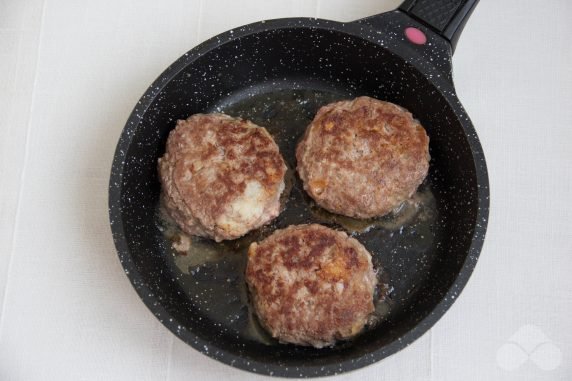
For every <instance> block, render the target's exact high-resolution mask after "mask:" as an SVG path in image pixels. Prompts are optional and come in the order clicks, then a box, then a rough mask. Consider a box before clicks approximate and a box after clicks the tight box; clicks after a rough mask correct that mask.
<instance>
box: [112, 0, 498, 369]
mask: <svg viewBox="0 0 572 381" xmlns="http://www.w3.org/2000/svg"><path fill="white" fill-rule="evenodd" d="M410 26H415V27H417V28H419V29H421V30H423V32H424V33H425V34H426V35H427V38H428V42H427V44H425V45H412V44H410V43H409V42H408V41H407V40H406V39H405V36H404V32H403V31H404V29H405V28H406V27H410ZM317 88H318V89H331V90H332V91H335V92H336V93H337V94H344V95H345V96H347V98H346V99H350V98H353V97H355V96H358V95H368V96H371V97H375V98H377V99H384V100H388V101H390V102H393V103H396V104H400V105H403V106H404V107H405V108H407V109H408V110H410V111H411V112H412V113H413V114H414V115H416V116H417V117H418V118H419V119H420V121H421V122H422V124H423V126H424V127H425V128H426V129H427V133H428V135H429V136H430V138H431V147H430V149H431V157H432V161H431V166H430V169H429V176H428V180H427V181H428V182H429V184H430V185H431V186H432V188H433V194H434V196H435V199H436V203H437V209H438V216H437V219H436V221H438V223H436V224H435V225H434V226H433V227H432V229H431V231H429V232H425V234H424V235H423V234H421V235H419V234H418V233H416V230H415V229H416V226H404V227H403V232H404V233H408V234H406V235H400V234H399V231H398V232H397V233H395V234H394V233H393V232H386V231H383V230H374V231H371V232H370V233H368V234H366V235H362V236H360V237H359V239H360V241H362V242H364V241H366V242H367V244H366V245H365V246H366V248H367V249H368V250H369V251H370V252H371V253H372V256H373V259H374V264H375V261H376V260H377V259H376V258H378V257H380V256H381V258H380V259H381V260H382V261H383V263H384V266H385V268H386V270H387V272H388V274H389V276H390V278H391V279H392V285H393V286H394V287H395V290H396V291H395V292H396V295H395V296H394V297H393V300H394V307H393V311H392V314H391V315H390V316H391V317H390V319H389V320H387V321H385V322H383V323H382V324H380V326H379V328H378V329H376V330H374V331H372V332H370V333H369V334H368V335H362V336H360V338H359V339H356V341H354V342H352V343H351V344H350V345H346V346H335V347H334V348H331V349H330V348H323V349H319V350H318V349H311V348H298V347H296V346H287V345H284V346H278V347H271V348H269V347H267V346H266V345H264V344H261V343H257V342H253V341H249V340H246V339H244V338H242V337H240V336H239V335H237V334H236V332H234V331H232V330H231V329H230V328H229V326H228V325H227V324H225V323H224V321H223V320H219V321H213V320H211V319H207V318H206V315H205V314H204V313H203V312H201V311H202V310H201V308H202V307H203V306H205V300H208V298H207V297H205V296H204V295H203V294H198V295H197V296H196V297H195V296H194V295H188V294H185V293H184V292H183V289H182V288H181V287H180V283H179V282H180V281H181V280H184V279H183V278H184V274H179V273H175V272H172V271H170V270H168V268H167V267H166V263H167V260H166V255H168V254H167V253H169V245H170V244H169V242H166V241H165V239H164V237H163V235H162V233H161V232H160V231H159V229H158V228H157V225H156V214H155V210H156V206H157V203H158V201H159V193H160V185H159V181H158V178H157V169H156V165H157V159H158V158H159V157H160V156H161V155H162V154H163V152H164V145H165V141H166V139H167V136H168V134H169V131H170V130H171V129H172V128H173V127H174V124H175V122H176V120H177V119H182V118H186V117H187V116H188V115H192V114H195V113H199V112H212V111H216V110H224V108H225V107H226V106H228V105H232V104H233V103H236V102H237V101H240V100H241V99H242V100H243V99H247V98H249V97H250V96H252V95H253V94H260V93H261V92H267V93H271V92H272V91H279V90H280V89H308V90H311V89H317ZM247 114H248V113H245V116H248V115H247ZM297 128H298V127H297ZM303 130H304V126H299V129H295V130H292V131H291V135H287V139H285V140H283V142H284V144H286V145H288V144H291V146H290V147H291V148H290V151H289V152H290V154H286V153H284V157H285V159H286V161H287V162H288V161H289V160H290V159H289V158H290V155H293V150H294V143H295V138H296V137H299V136H301V134H302V133H303ZM291 137H294V139H291ZM293 140H294V141H293ZM281 150H282V146H281ZM289 164H292V163H289ZM109 208H110V211H109V214H110V223H111V231H112V233H113V239H114V241H115V245H116V247H117V251H118V254H119V259H120V261H121V263H122V265H123V267H124V269H125V272H126V274H127V276H128V277H129V279H130V280H131V283H132V284H133V287H134V288H135V290H136V291H137V293H138V294H139V295H140V297H141V298H142V300H143V302H144V303H145V304H146V305H147V306H148V307H149V309H150V310H151V311H152V312H153V314H154V315H155V316H156V317H157V319H159V320H160V321H161V322H162V323H163V324H164V325H165V326H166V327H167V328H168V329H170V330H171V331H172V332H173V333H174V334H175V335H176V336H177V337H179V338H180V339H181V340H183V341H184V342H186V343H188V344H189V345H191V346H193V347H194V348H196V349H197V350H199V351H200V352H202V353H204V354H206V355H208V356H210V357H212V358H214V359H217V360H219V361H221V362H223V363H226V364H229V365H231V366H234V367H237V368H240V369H244V370H248V371H251V372H254V373H259V374H265V375H274V376H283V377H316V376H327V375H334V374H339V373H342V372H347V371H351V370H353V369H358V368H361V367H364V366H367V365H369V364H373V363H375V362H377V361H379V360H381V359H383V358H385V357H387V356H389V355H391V354H393V353H395V352H397V351H399V350H400V349H402V348H404V347H406V346H407V345H409V344H411V343H412V342H413V341H414V340H415V339H417V338H419V337H420V336H421V335H423V334H424V333H425V332H426V331H427V330H428V329H429V328H430V327H431V326H432V325H433V324H434V323H435V322H436V321H437V320H438V319H439V318H440V317H441V316H442V315H443V314H444V313H445V312H446V311H447V310H448V309H449V307H450V306H451V305H452V304H453V302H454V301H455V300H456V299H457V298H458V296H459V293H460V292H461V290H462V289H463V287H464V286H465V285H466V283H467V281H468V279H469V277H470V275H471V273H472V271H473V269H474V267H475V265H476V263H477V259H478V256H479V253H480V250H481V247H482V244H483V240H484V235H485V231H486V226H487V219H488V208H489V189H488V178H487V169H486V163H485V158H484V155H483V151H482V148H481V146H480V143H479V140H478V137H477V134H476V132H475V130H474V128H473V126H472V124H471V121H470V120H469V118H468V116H467V114H466V113H465V111H464V109H463V107H462V106H461V103H460V102H459V100H458V99H457V97H456V94H455V90H454V87H453V84H452V81H451V49H450V47H449V45H448V44H447V42H446V41H445V40H443V39H442V38H441V37H440V36H438V35H436V34H435V33H433V32H432V31H431V30H429V29H428V28H426V27H424V26H423V25H421V24H419V23H417V22H416V21H414V20H412V19H411V18H409V17H408V16H406V15H405V14H403V13H401V12H398V11H394V12H389V13H385V14H382V15H378V16H374V17H371V18H369V19H364V20H360V21H359V22H355V23H345V24H344V23H338V22H333V21H326V20H316V19H283V20H273V21H266V22H260V23H255V24H251V25H247V26H244V27H241V28H237V29H234V30H232V31H229V32H227V33H223V34H221V35H219V36H216V37H214V38H212V39H211V40H209V41H207V42H205V43H203V44H201V45H199V46H198V47H196V48H194V49H192V50H191V51H189V52H188V53H186V54H185V55H184V56H183V57H181V58H180V59H179V60H177V61H176V62H175V63H173V64H172V65H171V66H170V67H169V68H167V69H166V70H165V72H164V73H163V74H161V76H160V77H159V78H158V79H157V80H156V81H155V82H154V83H153V84H152V85H151V86H150V88H149V89H148V90H147V91H146V92H145V94H144V95H143V97H142V98H141V100H140V101H139V102H138V104H137V105H136V107H135V109H134V110H133V112H132V114H131V116H130V117H129V119H128V121H127V123H126V126H125V128H124V130H123V133H122V134H121V137H120V139H119V143H118V145H117V150H116V153H115V157H114V161H113V166H112V170H111V177H110V183H109ZM297 212H299V211H297ZM282 215H285V216H287V215H288V209H287V210H286V211H285V212H284V213H283V214H281V216H282ZM296 216H297V215H291V219H292V221H294V222H296ZM298 223H300V222H299V221H298ZM306 223H307V222H306ZM278 227H285V226H282V225H278ZM390 233H391V234H390ZM422 235H423V237H421V236H422ZM401 237H406V238H407V237H417V238H416V240H415V241H410V238H407V239H405V238H404V239H403V240H402V239H401ZM417 242H422V243H423V245H422V246H419V247H420V248H421V247H422V248H423V249H422V250H418V249H416V247H417V246H416V245H417ZM381 253H386V254H385V255H381ZM191 280H192V279H189V281H191ZM210 291H211V290H210V289H205V294H206V293H209V292H210ZM218 296H219V297H218V300H226V299H224V298H225V296H224V295H223V294H221V295H218ZM206 307H209V306H208V305H207V306H205V308H206ZM222 318H224V317H222ZM221 321H222V322H221Z"/></svg>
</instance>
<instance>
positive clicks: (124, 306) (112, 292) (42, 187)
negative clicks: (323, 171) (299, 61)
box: [0, 0, 572, 381]
mask: <svg viewBox="0 0 572 381" xmlns="http://www.w3.org/2000/svg"><path fill="white" fill-rule="evenodd" d="M398 3H399V1H398V0H351V1H350V0H321V1H320V0H244V1H236V0H208V1H207V0H192V1H190V0H170V1H156V0H128V1H116V0H94V1H81V2H79V1H72V0H61V1H56V0H0V308H1V309H0V380H195V379H196V380H198V379H200V380H222V379H224V380H252V379H255V380H259V379H263V377H261V376H255V375H252V374H249V373H246V372H243V371H240V370H236V369H234V368H230V367H228V366H226V365H223V364H220V363H218V362H216V361H214V360H211V359H210V358H208V357H206V356H204V355H202V354H199V353H198V352H196V351H195V350H194V349H192V348H190V347H188V346H187V345H186V344H184V343H183V342H181V341H180V340H178V339H177V338H175V337H174V336H173V335H172V334H171V333H170V332H169V331H168V330H167V329H166V328H164V327H163V326H162V325H161V324H160V323H159V322H158V321H157V320H156V319H155V318H154V317H153V316H152V314H151V313H150V312H149V311H148V310H147V308H146V307H145V306H144V305H143V303H142V302H141V301H140V300H139V298H138V297H137V295H136V293H135V292H134V290H133V289H132V287H131V285H130V283H129V281H128V279H127V277H126V276H125V275H124V273H123V271H122V268H121V266H120V264H119V261H118V260H117V257H116V253H115V249H114V246H113V243H112V240H111V234H110V230H109V226H108V217H107V183H108V175H109V169H110V165H111V160H112V156H113V152H114V149H115V144H116V142H117V139H118V137H119V134H120V132H121V129H122V127H123V125H124V123H125V121H126V119H127V117H128V115H129V113H130V112H131V110H132V108H133V106H134V105H135V103H136V102H137V100H138V98H139V97H140V96H141V95H142V93H143V92H144V91H145V89H146V88H147V86H148V85H149V84H150V83H151V81H152V80H153V79H155V77H156V76H158V75H159V74H160V73H161V72H162V70H163V69H164V68H166V67H167V66H168V65H169V64H170V63H171V62H173V61H174V60H175V59H176V58H178V57H179V56H180V55H182V54H183V53H184V52H185V51H187V50H188V49H190V48H191V47H193V46H194V45H196V44H197V43H199V42H200V41H202V40H204V39H206V38H208V37H211V36H213V35H215V34H217V33H220V32H223V31H225V30H227V29H230V28H233V27H236V26H239V25H241V24H245V23H249V22H253V21H257V20H260V19H268V18H278V17H290V16H312V17H314V16H318V17H321V18H330V19H335V20H343V21H349V20H352V19H357V18H360V17H364V16H368V15H372V14H375V13H379V12H382V11H386V10H390V9H392V8H394V7H395V6H396V5H397V4H398ZM571 45H572V2H570V1H568V0H534V1H532V0H530V1H528V0H527V1H522V0H502V1H500V0H498V1H493V0H483V1H481V3H480V4H479V6H478V7H477V9H476V11H475V13H474V14H473V17H472V18H471V20H470V21H469V23H468V25H467V27H466V29H465V32H464V33H463V36H462V37H461V40H460V42H459V45H458V49H457V52H456V53H455V57H454V67H455V73H454V74H455V82H456V86H457V90H458V93H459V98H460V99H461V100H462V102H463V104H464V106H465V108H466V109H467V111H468V113H469V115H470V116H471V118H472V120H473V122H474V125H475V126H476V129H477V130H478V133H479V136H480V138H481V141H482V144H483V147H484V150H485V154H486V156H487V161H488V165H489V171H490V182H491V192H492V194H491V202H492V204H491V215H490V224H489V229H488V234H487V239H486V243H485V246H484V249H483V252H482V256H481V259H480V260H479V264H478V266H477V268H476V271H475V273H474V275H473V277H472V278H471V281H470V282H469V284H468V286H467V288H466V289H465V291H464V292H463V294H462V295H461V297H460V298H459V300H458V301H457V303H456V304H455V305H454V306H453V307H452V309H451V310H450V311H449V312H448V313H447V314H446V316H445V317H444V318H443V319H441V320H440V321H439V322H438V324H437V325H436V326H435V327H434V328H433V329H432V330H431V331H430V332H429V333H427V334H425V335H424V336H423V337H422V338H421V339H419V340H418V341H416V342H415V343H414V344H412V345H411V346H410V347H408V348H407V349H405V350H403V351H401V352H400V353H398V354H397V355H394V356H392V357H390V358H388V359H386V360H384V361H382V362H380V363H377V364H375V365H373V366H370V367H368V368H365V369H362V370H359V371H355V372H352V373H349V374H347V375H344V376H342V377H343V379H344V380H345V379H348V380H367V381H369V380H452V381H457V380H461V379H463V380H519V381H521V380H570V379H572V322H571V315H572V293H571V291H572V275H571V272H572V229H571V228H572V207H571V206H570V195H571V194H572V173H571V172H572V47H571ZM517 331H518V332H517ZM526 352H528V353H529V354H526ZM512 368H514V369H512ZM511 369H512V370H511ZM550 369H551V370H550ZM342 377H334V379H338V380H341V379H342Z"/></svg>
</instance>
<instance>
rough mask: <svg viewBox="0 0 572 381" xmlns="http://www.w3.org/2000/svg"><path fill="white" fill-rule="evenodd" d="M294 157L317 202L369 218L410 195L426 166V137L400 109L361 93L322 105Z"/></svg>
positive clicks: (305, 187) (423, 174)
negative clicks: (348, 99)
mask: <svg viewBox="0 0 572 381" xmlns="http://www.w3.org/2000/svg"><path fill="white" fill-rule="evenodd" d="M296 159H297V161H298V173H299V174H300V178H301V179H302V180H303V182H304V189H305V190H306V191H307V192H308V194H309V195H310V196H311V197H312V198H313V199H314V200H315V201H316V203H317V204H318V205H320V206H321V207H323V208H325V209H327V210H329V211H331V212H334V213H339V214H343V215H346V216H350V217H357V218H370V217H376V216H382V215H384V214H387V213H389V212H390V211H391V210H392V209H394V208H395V207H397V206H398V205H399V204H400V203H401V202H403V201H405V200H406V199H407V198H409V197H411V196H412V195H413V193H414V192H415V190H416V189H417V187H418V186H419V185H420V184H421V182H422V181H423V179H424V178H425V176H426V175H427V171H428V169H429V159H430V158H429V138H428V136H427V134H426V132H425V129H424V128H423V127H422V126H421V124H420V123H419V122H418V121H417V120H415V119H413V116H412V115H411V113H409V112H408V111H407V110H405V109H403V108H402V107H400V106H397V105H395V104H393V103H389V102H384V101H380V100H377V99H373V98H370V97H359V98H356V99H354V100H351V101H341V102H335V103H331V104H328V105H326V106H324V107H322V108H320V110H319V111H318V113H317V115H316V117H315V118H314V120H313V121H312V123H310V125H309V126H308V128H307V129H306V132H305V135H304V137H303V138H302V140H301V141H300V143H299V144H298V147H297V149H296Z"/></svg>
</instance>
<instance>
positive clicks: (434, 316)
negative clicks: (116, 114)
mask: <svg viewBox="0 0 572 381" xmlns="http://www.w3.org/2000/svg"><path fill="white" fill-rule="evenodd" d="M293 28H303V29H308V28H309V29H321V30H327V31H328V30H331V31H336V32H341V33H345V34H348V35H352V36H354V37H358V38H362V39H364V40H367V41H369V42H372V43H374V44H377V45H380V38H381V37H382V36H380V35H379V34H378V31H377V29H375V28H373V27H371V26H369V25H365V24H357V23H355V22H354V23H341V22H336V21H329V20H323V19H314V18H285V19H275V20H267V21H260V22H256V23H253V24H248V25H245V26H242V27H239V28H235V29H233V30H229V31H227V32H224V33H222V34H219V35H217V36H215V37H212V38H210V39H209V40H207V41H205V42H203V43H202V44H200V45H198V46H196V47H195V48H193V49H191V50H189V51H188V52H187V53H185V54H184V55H183V56H181V57H180V58H178V59H177V60H176V61H175V62H174V63H173V64H171V65H170V66H169V67H168V68H167V69H165V70H164V71H163V72H162V73H161V74H160V75H159V77H158V78H157V79H156V80H155V81H154V82H153V83H152V84H151V86H150V87H149V88H148V89H147V90H146V91H145V93H144V94H143V96H142V97H141V98H140V100H139V102H138V103H137V105H136V106H135V108H134V110H133V111H132V113H131V114H130V116H129V118H128V120H127V122H126V124H125V127H124V128H123V130H122V133H121V135H120V138H119V142H118V144H117V148H116V150H115V153H114V159H113V164H112V170H111V176H110V181H109V199H108V201H109V217H110V226H111V232H112V236H113V240H114V243H115V246H116V249H117V252H118V257H119V260H120V262H121V265H122V267H123V268H124V270H125V273H126V275H127V277H128V278H129V280H130V282H131V284H132V286H133V287H134V288H135V290H136V292H137V293H138V295H139V297H140V298H141V299H142V300H143V302H144V303H145V305H146V306H147V307H148V308H149V310H150V311H151V312H152V313H153V314H154V315H155V316H156V317H157V318H158V319H159V320H160V321H161V323H162V324H163V325H164V326H166V327H167V328H168V329H169V330H170V331H171V332H172V333H173V334H175V336H177V337H178V338H179V339H181V340H182V341H184V342H185V343H187V344H188V345H190V346H191V347H193V348H194V349H196V350H198V351H199V352H201V353H203V354H205V355H207V356H209V357H211V358H213V359H215V360H217V361H220V362H221V363H224V364H227V365H230V366H233V367H234V368H238V369H242V370H246V371H249V372H253V373H258V374H263V375H270V376H281V377H321V376H328V375H335V374H339V373H343V372H348V371H352V370H356V369H359V368H362V367H364V366H367V365H370V364H373V363H375V362H378V361H380V360H382V359H383V358H386V357H388V356H390V355H392V354H394V353H396V352H398V351H400V350H401V349H403V348H405V347H406V346H408V345H410V344H411V343H413V342H414V341H415V340H417V339H418V338H420V337H421V336H422V335H423V334H425V333H426V332H427V331H428V330H429V329H430V328H431V327H432V326H433V325H434V324H435V323H436V322H437V321H438V320H439V319H440V318H441V317H442V316H443V315H444V314H445V313H446V312H447V310H448V309H449V308H450V307H451V305H452V304H453V303H454V301H456V300H457V298H458V295H459V294H460V293H461V291H462V290H463V288H464V287H465V285H466V284H467V282H468V280H469V278H470V276H471V274H472V272H473V270H474V268H475V266H476V263H477V259H478V257H479V255H480V252H481V249H482V246H483V243H484V237H485V232H486V229H487V222H488V213H489V182H488V174H487V168H486V163H485V159H484V153H483V150H482V147H481V144H480V142H479V140H478V137H477V134H476V131H475V130H474V128H473V126H472V123H471V121H470V119H469V118H468V116H467V114H466V112H465V110H464V109H463V107H462V105H461V104H460V102H459V101H458V99H457V97H456V94H455V90H454V87H453V84H452V83H451V82H449V81H447V80H446V79H445V78H443V77H441V76H438V75H437V74H438V73H440V72H439V71H438V70H437V69H436V68H435V67H432V66H430V65H427V62H426V61H424V60H423V62H422V63H423V64H424V66H423V67H421V66H420V65H419V64H420V62H417V60H416V59H412V58H411V57H410V56H408V54H407V49H406V48H404V47H403V46H401V43H400V42H399V41H394V42H391V41H384V42H385V43H384V44H381V45H382V47H383V48H385V49H386V50H387V51H388V52H389V53H391V54H395V55H397V56H399V57H400V58H401V59H403V60H404V61H405V62H406V63H409V64H412V65H413V66H415V67H416V69H417V70H418V71H419V72H420V73H422V74H423V75H424V77H425V78H426V79H427V80H428V81H430V82H431V83H432V84H433V85H434V87H435V90H436V91H438V92H440V94H441V95H442V96H443V98H444V99H445V100H446V101H447V103H448V104H449V105H450V107H451V108H452V109H453V111H454V112H455V114H456V115H457V116H458V118H459V121H460V123H461V125H462V127H463V130H464V132H465V136H466V138H467V142H468V143H469V147H470V149H471V154H472V157H473V164H474V165H475V173H476V177H477V185H478V189H477V191H478V195H477V199H478V210H477V215H476V220H475V225H474V226H475V227H474V230H473V233H472V240H471V245H470V247H469V250H468V254H467V256H466V259H465V261H464V263H463V265H462V267H461V270H460V271H459V273H458V275H457V277H456V279H455V281H454V282H453V284H452V285H451V287H450V288H449V290H448V291H447V292H446V293H445V295H444V296H443V298H442V299H441V301H440V302H439V303H437V304H436V305H435V306H434V307H433V309H432V310H431V312H430V313H429V314H428V315H427V316H426V317H425V318H423V319H422V320H420V321H419V322H418V323H417V325H415V326H414V327H413V328H411V329H410V330H409V331H407V332H406V333H405V334H404V335H402V336H401V337H400V338H397V339H395V340H394V341H392V342H390V343H389V344H387V345H385V346H383V347H381V348H379V349H377V350H375V351H373V352H370V353H369V354H367V355H365V356H361V357H358V358H349V359H346V360H343V361H341V362H337V363H335V364H334V363H331V364H326V365H306V364H304V365H303V366H298V367H295V366H292V367H290V366H289V367H285V366H284V365H283V364H282V365H281V364H279V361H277V362H276V363H270V364H269V363H264V362H261V361H258V360H256V359H253V358H248V357H246V356H240V355H237V354H235V353H233V352H231V351H229V350H227V349H225V348H220V347H216V350H215V348H214V345H213V348H211V350H206V351H205V347H206V348H208V347H209V346H211V345H212V343H211V342H207V341H205V340H203V339H202V338H200V337H199V336H198V335H196V334H194V333H193V332H192V331H191V330H186V329H181V326H180V325H179V324H178V322H177V321H176V319H174V318H172V319H171V320H169V319H166V318H165V317H170V315H169V314H168V313H167V311H166V309H165V308H164V307H163V306H162V305H161V301H160V300H159V299H158V298H156V297H155V296H154V295H153V292H152V290H151V288H149V287H148V286H147V285H146V284H145V282H144V281H143V276H142V275H141V274H140V273H139V272H138V271H137V268H136V265H135V263H134V261H133V259H132V257H131V253H130V250H129V247H128V244H127V240H126V237H125V231H124V221H123V217H122V213H121V193H122V181H123V172H124V168H125V165H126V157H127V152H128V148H129V146H130V144H131V141H132V139H133V136H134V134H135V133H136V130H137V126H138V125H139V123H140V122H141V120H142V118H143V115H144V114H145V113H146V112H147V109H148V108H149V107H150V106H151V104H152V103H153V101H154V100H155V98H156V97H157V96H158V95H159V94H160V92H161V91H162V90H163V88H164V87H165V86H166V85H167V84H168V83H170V81H171V80H172V79H173V78H174V77H176V76H177V75H178V73H179V72H180V71H181V70H183V69H184V68H185V67H186V66H187V65H189V64H191V63H192V62H194V61H195V60H196V59H198V58H199V57H201V56H202V55H205V54H207V53H209V52H210V51H212V50H214V49H216V48H218V47H219V46H221V45H223V44H224V43H228V42H231V41H234V40H236V39H238V38H242V37H246V36H248V35H251V34H256V33H260V32H265V31H270V30H276V29H293ZM376 36H377V37H376ZM427 74H435V75H432V76H428V75H427Z"/></svg>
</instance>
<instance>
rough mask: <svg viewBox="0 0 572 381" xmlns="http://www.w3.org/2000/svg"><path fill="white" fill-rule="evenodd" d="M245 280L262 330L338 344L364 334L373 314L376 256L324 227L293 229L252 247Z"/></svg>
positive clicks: (292, 339) (298, 340)
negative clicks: (374, 263)
mask: <svg viewBox="0 0 572 381" xmlns="http://www.w3.org/2000/svg"><path fill="white" fill-rule="evenodd" d="M246 281H247V283H248V287H249V290H250V295H251V299H252V302H253V305H254V308H255V310H256V313H257V315H258V317H259V320H260V322H261V324H262V326H263V327H265V328H266V329H267V330H268V331H269V332H270V334H271V335H272V336H273V337H274V338H277V339H278V340H279V341H280V342H282V343H292V344H299V345H312V346H314V347H317V348H321V347H324V346H328V345H333V344H334V343H335V342H336V340H343V339H348V338H351V337H353V336H355V335H356V334H358V333H359V332H360V331H362V329H363V328H364V326H365V324H366V323H367V319H368V317H369V316H370V314H371V313H372V312H374V304H373V295H374V289H375V286H376V284H377V279H376V275H375V272H374V270H373V266H372V262H371V255H370V254H369V252H368V251H367V250H366V249H365V247H363V245H362V244H361V243H359V242H358V241H357V240H356V239H354V238H350V237H348V236H347V234H346V233H344V232H340V231H336V230H332V229H329V228H327V227H325V226H321V225H316V224H314V225H298V226H290V227H288V228H286V229H283V230H277V231H276V232H274V233H273V234H272V235H271V236H270V237H268V238H266V239H265V240H264V241H262V242H260V243H253V244H251V245H250V248H249V250H248V263H247V267H246Z"/></svg>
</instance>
